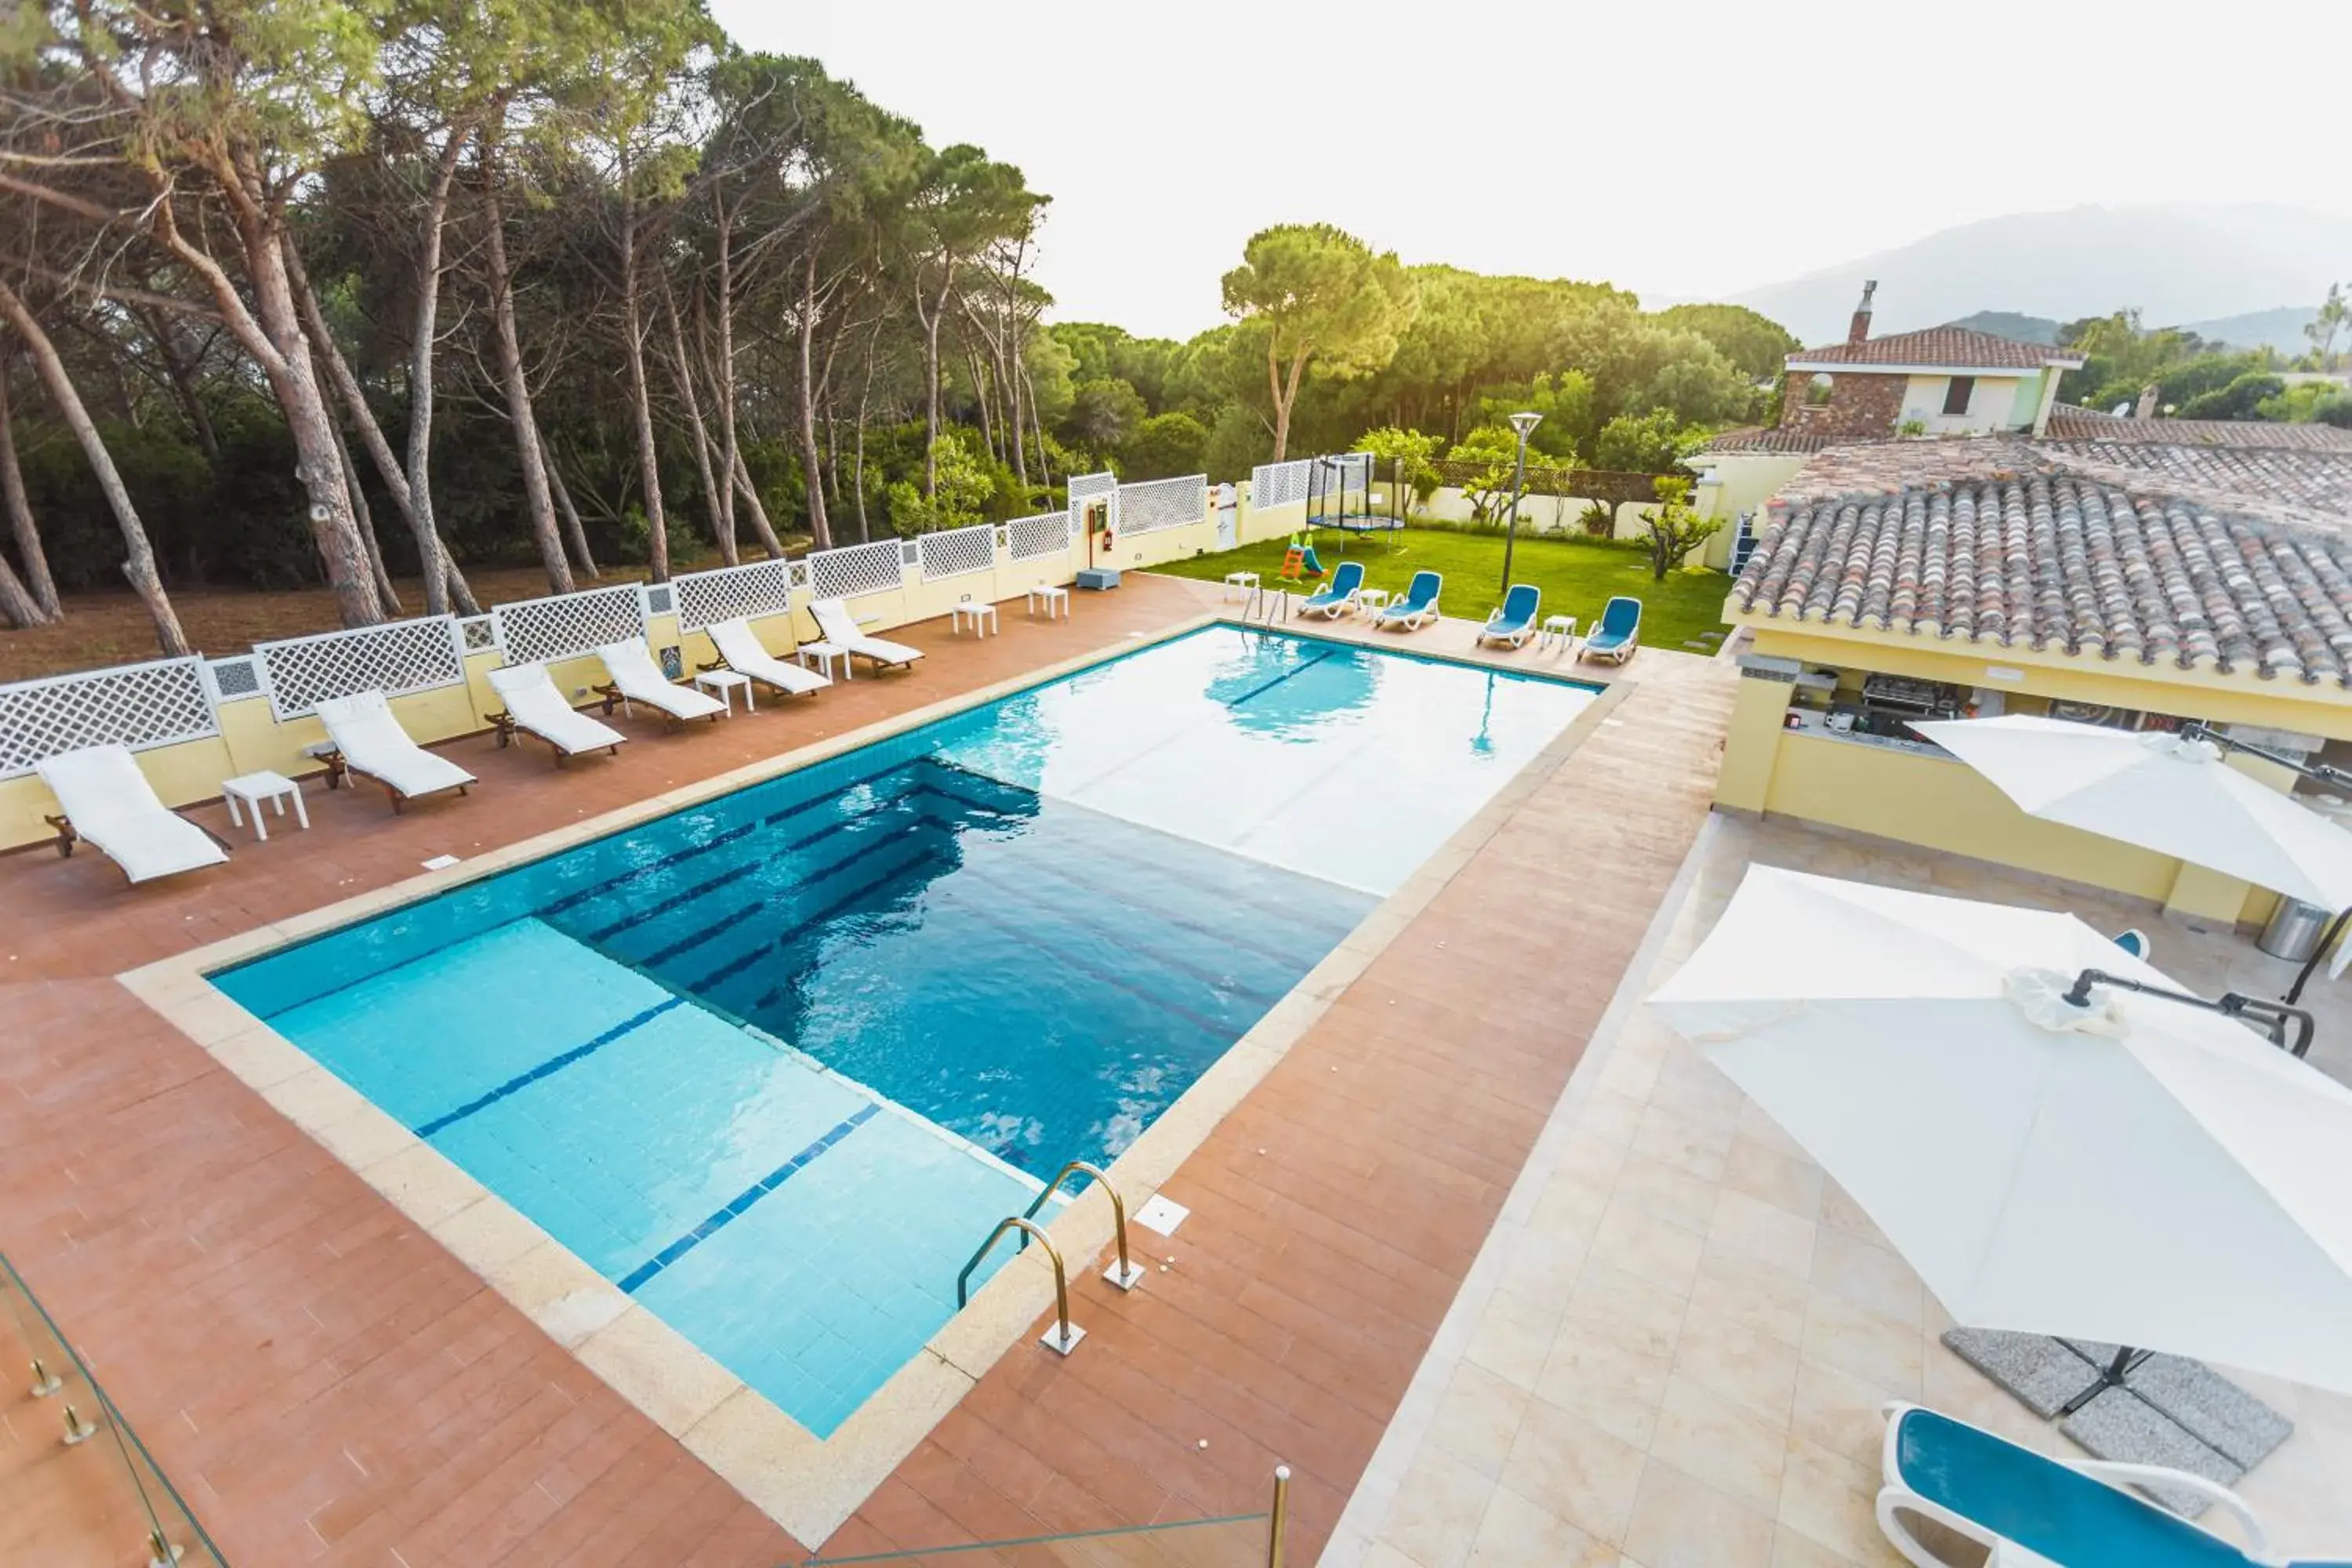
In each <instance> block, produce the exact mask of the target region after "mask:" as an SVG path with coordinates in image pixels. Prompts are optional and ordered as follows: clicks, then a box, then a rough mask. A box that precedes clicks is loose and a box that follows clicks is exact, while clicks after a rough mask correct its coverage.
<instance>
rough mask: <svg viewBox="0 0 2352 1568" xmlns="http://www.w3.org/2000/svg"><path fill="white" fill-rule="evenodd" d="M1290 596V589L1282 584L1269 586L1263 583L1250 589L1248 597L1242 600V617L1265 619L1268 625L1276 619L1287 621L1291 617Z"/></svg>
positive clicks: (1272, 623)
mask: <svg viewBox="0 0 2352 1568" xmlns="http://www.w3.org/2000/svg"><path fill="white" fill-rule="evenodd" d="M1290 597H1291V596H1290V591H1289V590H1288V589H1286V588H1283V587H1280V586H1276V587H1273V588H1268V587H1267V586H1265V584H1263V583H1261V584H1257V585H1256V586H1255V587H1253V588H1252V589H1251V590H1250V595H1249V597H1248V598H1246V599H1244V600H1243V601H1242V619H1243V620H1244V621H1264V622H1265V624H1266V625H1267V626H1272V625H1274V623H1275V622H1276V621H1287V620H1289V619H1290Z"/></svg>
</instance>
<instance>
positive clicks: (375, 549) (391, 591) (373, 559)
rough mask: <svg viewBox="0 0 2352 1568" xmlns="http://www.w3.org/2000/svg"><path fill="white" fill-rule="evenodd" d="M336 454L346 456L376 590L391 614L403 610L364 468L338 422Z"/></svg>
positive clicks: (346, 479) (346, 482) (346, 483)
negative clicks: (365, 485) (386, 564)
mask: <svg viewBox="0 0 2352 1568" xmlns="http://www.w3.org/2000/svg"><path fill="white" fill-rule="evenodd" d="M335 456H336V457H337V458H341V459H342V470H343V488H344V489H346V490H348V491H350V492H351V498H352V520H353V521H356V522H357V523H358V524H359V530H360V542H361V543H362V544H364V545H366V546H367V557H368V570H369V571H370V572H372V573H373V574H374V575H375V594H376V598H377V600H378V601H379V602H380V603H381V604H382V605H383V613H384V614H385V615H387V616H398V615H400V614H401V613H402V607H401V603H400V590H399V589H397V588H395V587H394V586H393V584H392V574H391V573H389V572H387V571H385V570H384V565H383V542H382V541H380V540H378V539H377V538H376V536H375V517H374V515H373V513H372V512H370V511H369V510H368V503H367V492H366V491H364V490H362V489H360V471H359V468H358V467H357V466H356V465H354V464H353V463H352V444H351V443H350V442H349V441H346V440H344V439H343V428H342V426H340V425H338V426H335Z"/></svg>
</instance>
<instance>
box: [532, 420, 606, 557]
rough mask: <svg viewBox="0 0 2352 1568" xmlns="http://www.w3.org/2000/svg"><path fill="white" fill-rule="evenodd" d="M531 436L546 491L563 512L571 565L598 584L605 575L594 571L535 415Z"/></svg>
mask: <svg viewBox="0 0 2352 1568" xmlns="http://www.w3.org/2000/svg"><path fill="white" fill-rule="evenodd" d="M531 436H532V437H533V438H534V440H535V441H536V442H537V445H538V448H539V460H540V463H541V466H542V467H543V468H545V469H546V471H547V488H548V490H549V491H550V492H551V494H552V495H553V496H554V497H555V504H556V505H557V506H558V507H559V508H561V509H562V512H563V534H564V537H565V538H566V539H568V540H570V541H571V542H572V563H573V564H575V565H577V566H578V567H579V568H580V574H581V575H582V576H583V577H585V578H587V579H588V581H590V582H591V583H595V582H601V581H602V580H603V576H604V574H602V573H600V572H598V571H597V570H596V558H595V557H594V556H593V555H591V554H589V553H588V531H587V530H586V529H585V528H583V527H582V526H581V523H580V513H579V511H578V510H577V509H576V508H574V507H573V506H572V492H571V491H570V490H567V489H564V488H563V470H562V469H561V468H557V467H556V466H555V453H554V451H553V450H552V449H551V447H549V446H548V444H547V436H546V433H545V432H543V431H541V429H540V428H539V421H538V416H536V415H534V416H532V420H531Z"/></svg>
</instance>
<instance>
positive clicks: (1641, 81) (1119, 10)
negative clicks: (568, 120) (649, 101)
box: [711, 0, 2352, 338]
mask: <svg viewBox="0 0 2352 1568" xmlns="http://www.w3.org/2000/svg"><path fill="white" fill-rule="evenodd" d="M711 3H712V8H713V9H714V11H715V12H716V13H717V15H718V16H719V20H720V21H721V22H722V23H724V24H725V25H726V26H727V27H728V29H729V30H730V32H731V33H732V34H733V35H734V36H735V37H736V39H737V40H738V41H739V42H740V43H741V44H743V45H744V46H745V47H752V48H764V49H770V50H774V51H777V52H779V53H788V54H802V55H814V56H815V57H816V58H819V59H821V60H823V61H824V64H825V67H826V68H828V69H829V70H831V71H832V72H833V73H834V74H835V75H836V76H845V77H847V78H849V79H852V80H853V81H855V82H856V84H857V85H858V87H859V88H860V89H863V90H864V91H865V92H866V94H867V96H869V97H871V98H873V99H875V100H877V101H878V102H880V103H882V104H883V105H885V106H886V107H887V108H889V109H891V110H895V111H897V112H898V113H900V114H904V115H906V116H908V118H910V119H912V120H914V121H918V122H919V124H921V125H922V127H923V129H924V132H925V133H926V134H927V135H928V136H929V139H930V140H931V142H932V143H933V144H934V145H940V146H944V145H947V144H950V143H951V142H977V143H979V144H980V145H982V146H983V147H985V148H987V149H988V151H989V153H991V154H992V155H993V156H995V157H998V158H1002V159H1005V160H1008V161H1010V162H1012V163H1018V164H1019V165H1020V166H1021V167H1022V169H1023V171H1024V173H1025V174H1027V176H1028V179H1029V183H1030V184H1031V186H1032V187H1033V188H1034V189H1037V190H1041V191H1045V192H1047V193H1049V194H1050V195H1052V196H1053V197H1054V205H1053V206H1052V208H1051V209H1050V214H1049V217H1048V220H1047V225H1046V227H1045V232H1044V241H1045V250H1044V264H1043V268H1042V270H1041V273H1040V276H1041V278H1042V279H1043V281H1044V282H1045V285H1046V287H1047V288H1049V289H1052V290H1053V291H1054V293H1055V297H1056V299H1057V300H1058V302H1059V305H1058V309H1057V310H1056V312H1055V313H1056V314H1057V315H1058V316H1060V317H1061V318H1062V319H1065V320H1097V321H1116V322H1118V323H1119V324H1120V325H1122V326H1125V327H1127V328H1128V329H1129V330H1130V331H1137V332H1142V333H1149V334H1158V335H1164V336H1169V337H1178V338H1181V337H1187V336H1190V335H1191V334H1192V333H1193V332H1195V331H1200V330H1202V328H1205V327H1209V326H1213V325H1215V324H1216V323H1217V322H1219V321H1222V320H1223V319H1224V318H1223V314H1222V312H1221V310H1220V308H1219V304H1218V295H1217V280H1218V279H1219V277H1220V276H1221V275H1222V274H1223V272H1224V270H1225V269H1226V268H1230V267H1232V266H1233V265H1234V263H1235V262H1236V261H1237V260H1238V259H1239V258H1240V254H1241V247H1242V243H1243V241H1244V240H1245V239H1246V238H1247V237H1249V236H1250V235H1251V234H1252V233H1253V232H1254V231H1255V230H1257V229H1259V228H1262V227H1264V226H1266V225H1269V224H1275V223H1283V222H1294V221H1312V220H1318V219H1319V220H1325V221H1328V222H1332V223H1337V224H1339V225H1340V226H1342V227H1345V228H1347V229H1349V230H1351V231H1353V232H1354V233H1356V234H1358V235H1360V236H1361V237H1364V238H1365V239H1367V240H1370V241H1371V242H1372V243H1374V244H1375V245H1377V246H1379V247H1382V248H1387V249H1393V250H1395V251H1397V252H1398V253H1399V254H1400V255H1401V256H1402V258H1404V259H1405V260H1406V261H1408V262H1415V261H1448V262H1452V263H1454V264H1456V265H1458V266H1462V267H1467V268H1474V269H1476V270H1479V271H1486V272H1521V273H1532V274H1536V275H1539V276H1569V277H1575V278H1590V279H1607V280H1609V281H1611V282H1614V283H1616V284H1619V285H1620V286H1622V287H1625V288H1630V289H1635V290H1637V291H1639V292H1640V293H1641V294H1642V295H1643V297H1644V299H1645V300H1647V301H1649V302H1651V303H1653V304H1657V303H1664V302H1666V301H1667V300H1671V299H1675V298H1694V297H1696V298H1711V297H1720V296H1722V295H1727V294H1732V293H1736V292H1738V291H1739V290H1741V289H1748V288H1753V287H1756V286H1758V285H1760V284H1765V283H1771V282H1776V281H1778V280H1780V279H1785V278H1790V277H1793V276H1795V275H1797V274H1800V273H1802V272H1807V271H1811V270H1812V269H1813V268H1819V267H1823V266H1828V265H1832V264H1833V263H1836V262H1840V261H1844V260H1847V259H1850V258H1855V257H1859V256H1863V255H1866V254H1868V253H1871V252H1874V251H1878V250H1884V249H1886V248H1888V247H1893V246H1897V245H1902V244H1905V243H1906V242H1908V241H1910V240H1913V239H1916V238H1918V237H1921V236H1923V235H1926V234H1929V233H1932V232H1934V231H1935V230H1937V229H1939V228H1945V227H1948V226H1952V225H1954V224H1958V223H1966V222H1969V221H1970V220H1973V219H1977V218H1983V217H1990V216H1997V215H1999V214H2002V213H2010V212H2019V211H2029V210H2042V209H2054V208H2061V207H2067V206H2073V205H2077V204H2080V203H2084V202H2096V203H2103V204H2107V205H2129V204H2136V203H2155V202H2280V203H2286V204H2290V205H2301V206H2312V207H2318V208H2322V209H2326V210H2334V211H2339V212H2342V211H2352V181H2347V179H2346V177H2345V164H2344V163H2343V161H2342V160H2343V156H2344V154H2343V138H2342V121H2341V118H2340V115H2341V111H2342V105H2343V103H2344V101H2345V100H2344V96H2343V95H2344V94H2345V93H2346V91H2347V88H2346V86H2345V82H2346V77H2345V74H2344V73H2345V69H2346V62H2347V59H2352V5H2347V3H2346V0H2231V3H2230V4H2229V5H2227V6H2226V7H2225V8H2224V10H2223V11H2222V12H2221V13H2217V12H2216V11H2215V10H2214V9H2213V8H2212V7H2210V6H2208V5H2191V4H2188V3H2186V0H2155V3H2154V4H2150V3H2147V0H2132V3H2129V4H2116V3H2114V0H2103V3H2085V0H2073V3H2064V0H1962V3H1961V4H1959V5H1945V6H1934V7H1912V6H1906V7H1900V8H1898V7H1896V6H1894V5H1886V4H1885V3H1884V0H1875V3H1870V0H1807V3H1805V4H1802V5H1764V4H1758V3H1757V0H1682V3H1681V4H1674V5H1666V4H1661V3H1659V0H1647V3H1627V0H1620V3H1616V4H1609V5H1593V4H1591V3H1590V0H1583V3H1561V0H1551V3H1549V4H1546V3H1544V0H1488V3H1486V4H1475V3H1473V4H1453V5H1429V4H1422V5H1412V6H1376V5H1363V4H1357V5H1336V4H1328V3H1321V0H1318V3H1313V4H1308V3H1302V0H1248V3H1243V0H1191V3H1189V4H1185V5H1116V4H1101V3H1096V4H1087V5H1080V4H1075V3H1073V0H1011V3H1008V4H997V5H974V4H972V3H971V0H957V3H954V4H949V3H944V0H887V3H877V0H866V3H864V4H835V5H787V4H782V3H780V0H711ZM1384 13H1386V15H1384ZM2225 18H2226V19H2225ZM2037 133H2038V134H2040V135H2042V137H2043V138H2044V140H2043V141H2042V146H2043V148H2044V149H2045V152H2044V153H2043V154H2042V156H2039V157H2036V156H2032V155H2030V154H2029V153H2028V152H2027V149H2028V148H2029V147H2030V146H2031V145H2032V142H2033V139H2034V138H2035V136H2036V135H2037Z"/></svg>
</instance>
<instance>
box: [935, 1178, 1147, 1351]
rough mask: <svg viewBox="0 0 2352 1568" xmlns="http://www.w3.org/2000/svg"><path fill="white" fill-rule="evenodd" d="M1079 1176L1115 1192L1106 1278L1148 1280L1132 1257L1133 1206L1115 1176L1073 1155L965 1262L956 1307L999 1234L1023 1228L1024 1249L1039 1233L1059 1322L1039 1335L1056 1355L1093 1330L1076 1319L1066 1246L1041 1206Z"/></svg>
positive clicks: (1131, 1283) (1124, 1285) (1133, 1282)
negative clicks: (1044, 1219)
mask: <svg viewBox="0 0 2352 1568" xmlns="http://www.w3.org/2000/svg"><path fill="white" fill-rule="evenodd" d="M1074 1175H1087V1176H1092V1177H1093V1178H1094V1179H1095V1180H1096V1181H1097V1182H1098V1183H1100V1184H1101V1185H1102V1190H1103V1191H1104V1192H1105V1193H1107V1194H1109V1196H1110V1213H1111V1222H1112V1223H1111V1228H1112V1230H1113V1231H1114V1232H1115V1233H1116V1234H1117V1236H1118V1262H1116V1263H1114V1264H1112V1265H1111V1266H1110V1267H1109V1268H1106V1269H1104V1270H1103V1278H1104V1279H1107V1280H1108V1281H1109V1282H1110V1283H1111V1284H1113V1285H1115V1286H1117V1287H1118V1289H1121V1290H1132V1289H1135V1288H1136V1286H1138V1285H1139V1284H1140V1283H1142V1281H1143V1266H1142V1265H1141V1264H1139V1263H1133V1262H1130V1261H1129V1258H1128V1253H1127V1205H1126V1203H1125V1202H1124V1201H1123V1200H1122V1199H1121V1198H1120V1197H1119V1195H1118V1188H1117V1187H1114V1186H1112V1185H1111V1184H1110V1178H1109V1177H1108V1176H1106V1175H1104V1174H1103V1173H1102V1172H1101V1171H1100V1170H1098V1169H1097V1168H1096V1167H1095V1166H1093V1165H1089V1164H1087V1163H1086V1162H1085V1161H1084V1160H1073V1161H1071V1162H1070V1163H1068V1164H1066V1165H1065V1166H1063V1167H1062V1168H1061V1170H1060V1171H1059V1172H1058V1173H1055V1177H1054V1179H1053V1180H1052V1181H1051V1182H1048V1183H1047V1184H1045V1188H1044V1190H1043V1191H1041V1192H1039V1193H1038V1194H1037V1198H1036V1201H1035V1202H1034V1203H1032V1204H1031V1205H1029V1210H1028V1212H1027V1213H1026V1214H1017V1215H1006V1216H1005V1217H1004V1218H1003V1219H1001V1220H998V1221H997V1222H996V1228H995V1229H994V1230H992V1231H990V1232H989V1233H988V1239H987V1240H986V1241H983V1242H982V1243H981V1244H980V1250H979V1251H977V1252H975V1253H973V1254H972V1255H971V1261H970V1262H968V1263H966V1264H965V1265H964V1266H963V1272H962V1273H961V1274H958V1275H957V1276H956V1307H957V1310H962V1308H963V1307H964V1305H965V1304H966V1303H967V1302H968V1301H969V1300H971V1271H972V1270H973V1269H975V1268H979V1267H980V1265H981V1260H982V1259H983V1258H986V1257H987V1256H988V1254H989V1252H990V1250H991V1249H992V1248H993V1247H995V1246H996V1243H997V1241H998V1240H999V1238H1001V1237H1003V1235H1004V1233H1005V1232H1006V1231H1008V1230H1017V1231H1019V1232H1020V1233H1021V1248H1022V1250H1023V1251H1024V1252H1025V1251H1027V1250H1028V1247H1029V1243H1030V1241H1031V1240H1032V1239H1033V1238H1034V1240H1035V1241H1036V1243H1037V1245H1038V1246H1040V1247H1044V1248H1045V1256H1046V1258H1048V1259H1050V1260H1051V1261H1052V1263H1053V1265H1054V1326H1053V1327H1051V1328H1049V1329H1047V1330H1046V1331H1045V1332H1044V1333H1042V1334H1040V1335H1038V1336H1037V1339H1038V1342H1039V1343H1041V1344H1043V1345H1044V1346H1045V1348H1046V1349H1047V1350H1049V1351H1052V1352H1055V1354H1056V1355H1067V1354H1069V1353H1070V1352H1072V1351H1074V1350H1076V1349H1077V1348H1078V1342H1079V1341H1080V1340H1082V1339H1084V1338H1086V1334H1087V1331H1086V1330H1084V1329H1082V1328H1079V1327H1078V1326H1077V1325H1076V1324H1075V1323H1073V1322H1071V1321H1070V1280H1069V1271H1068V1270H1067V1269H1066V1268H1064V1267H1063V1264H1062V1254H1061V1249H1060V1248H1058V1247H1055V1245H1054V1238H1053V1237H1050V1236H1047V1235H1046V1234H1045V1227H1044V1226H1041V1225H1039V1224H1038V1223H1037V1211H1038V1210H1040V1209H1042V1208H1044V1207H1045V1203H1046V1200H1047V1199H1049V1198H1051V1197H1052V1196H1053V1195H1054V1194H1055V1193H1056V1192H1059V1191H1060V1190H1061V1186H1062V1184H1063V1183H1064V1182H1066V1181H1068V1180H1069V1179H1070V1178H1071V1177H1072V1176H1074Z"/></svg>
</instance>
